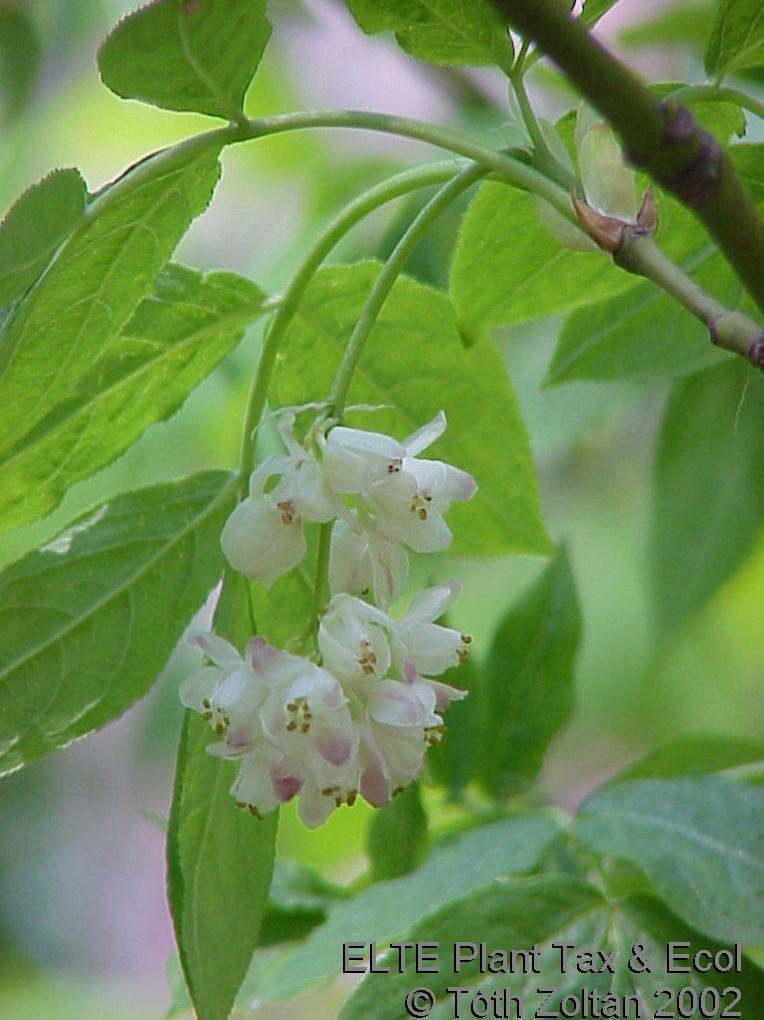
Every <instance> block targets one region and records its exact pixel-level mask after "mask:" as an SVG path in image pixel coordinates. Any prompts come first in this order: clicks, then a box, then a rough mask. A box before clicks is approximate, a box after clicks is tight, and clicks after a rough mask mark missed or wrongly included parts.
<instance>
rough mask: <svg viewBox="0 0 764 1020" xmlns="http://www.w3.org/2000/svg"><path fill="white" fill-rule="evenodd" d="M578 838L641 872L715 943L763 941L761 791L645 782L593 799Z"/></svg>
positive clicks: (707, 780) (717, 783) (709, 781)
mask: <svg viewBox="0 0 764 1020" xmlns="http://www.w3.org/2000/svg"><path fill="white" fill-rule="evenodd" d="M573 833H574V835H575V836H576V837H577V838H578V839H579V840H581V842H582V843H583V844H584V845H585V846H586V847H588V848H589V849H590V850H593V851H594V852H596V853H599V854H612V855H613V856H614V857H617V858H621V859H623V860H626V861H628V862H629V863H631V864H633V865H635V866H636V867H637V868H639V869H640V870H641V871H643V872H644V873H645V874H646V875H647V877H648V878H649V879H650V881H651V883H652V884H653V886H654V888H655V890H656V892H657V893H658V895H659V896H660V897H661V899H662V900H663V901H664V902H665V903H666V904H667V906H668V907H669V908H670V909H671V910H672V911H674V913H676V914H677V915H678V916H679V917H680V918H682V920H684V921H686V922H687V924H690V925H692V926H693V927H694V928H697V930H698V931H701V932H704V933H705V934H706V935H709V936H711V937H712V938H717V939H720V940H724V941H730V942H743V943H750V944H752V945H760V944H762V943H763V942H764V912H762V910H761V905H762V901H763V900H762V898H763V897H764V790H763V789H761V788H760V787H757V786H751V785H748V784H746V783H735V782H730V781H728V780H723V779H716V778H711V777H703V778H687V779H666V780H661V779H640V780H635V781H633V782H629V783H622V784H620V785H618V786H611V787H606V788H604V789H602V790H599V791H597V792H596V793H594V794H593V795H592V796H591V797H590V798H589V799H588V800H586V801H585V802H584V804H583V806H582V808H581V809H580V811H579V813H578V816H577V817H576V820H575V822H574V825H573Z"/></svg>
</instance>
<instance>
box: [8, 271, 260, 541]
mask: <svg viewBox="0 0 764 1020" xmlns="http://www.w3.org/2000/svg"><path fill="white" fill-rule="evenodd" d="M264 297H265V295H264V294H263V293H262V291H261V290H260V289H259V288H258V287H256V286H255V285H254V284H253V283H250V282H249V281H248V280H245V279H244V278H243V277H240V276H236V275H235V274H234V273H227V272H216V273H209V274H208V275H206V276H203V275H202V274H201V273H198V272H196V271H194V270H191V269H186V268H184V267H182V266H177V265H170V266H168V267H167V268H165V269H164V270H162V271H161V272H160V274H159V276H158V277H157V280H156V282H155V285H154V293H153V294H152V296H151V297H150V298H147V299H146V300H145V301H144V302H143V303H142V304H141V305H140V306H139V307H138V309H137V310H136V312H135V314H134V315H133V317H132V319H131V320H130V321H129V322H128V323H127V325H126V326H125V329H124V332H123V333H122V335H120V336H116V337H112V338H110V339H109V340H108V341H107V342H106V344H105V345H104V347H103V349H102V351H101V353H100V354H99V355H98V356H97V357H96V359H95V361H94V362H93V364H92V365H91V366H90V368H89V369H88V371H87V372H86V374H85V375H84V376H83V378H82V379H81V380H80V382H79V384H78V386H77V388H76V391H75V392H74V393H73V395H72V397H71V399H70V400H69V401H67V402H66V403H64V404H62V405H59V406H58V407H56V408H55V409H54V411H53V412H52V413H51V414H50V415H48V417H46V418H45V419H44V420H43V421H41V422H40V423H39V425H38V426H37V428H35V429H34V430H33V431H32V432H31V433H27V435H25V436H24V437H23V438H22V439H21V441H20V442H19V443H18V444H16V446H14V447H13V449H12V450H11V451H10V452H9V453H7V454H6V455H4V456H3V455H0V530H5V529H8V528H12V527H18V526H19V525H20V524H23V523H26V522H27V521H31V520H34V519H35V518H37V517H40V516H42V515H44V514H46V513H49V512H50V511H51V510H53V509H54V508H55V507H56V506H57V504H58V503H59V501H60V500H61V499H62V498H63V496H64V495H65V494H66V492H67V491H68V489H69V488H70V487H71V485H73V484H74V483H75V482H77V481H79V480H80V479H82V478H87V477H88V476H89V475H92V474H94V473H95V472H96V471H97V470H99V469H100V468H102V467H104V466H105V465H106V464H108V463H110V462H111V461H112V460H114V459H115V458H116V457H118V456H119V455H120V454H121V453H122V452H123V451H124V450H126V449H127V447H128V446H130V445H131V444H132V443H134V442H135V441H136V439H138V438H139V436H140V435H141V434H142V433H143V432H144V430H145V429H146V428H148V427H149V426H150V425H152V424H154V423H155V422H158V421H162V420H163V419H165V418H167V417H169V416H170V415H171V414H172V413H173V412H174V411H176V410H177V409H178V407H179V406H180V405H181V404H182V403H183V401H184V400H185V398H186V397H187V395H188V394H189V393H190V392H191V390H193V389H194V387H195V386H197V385H198V384H199V383H200V382H201V381H202V380H203V379H204V378H205V377H206V376H207V375H209V373H210V372H211V371H212V369H213V368H214V367H215V366H216V365H217V364H218V363H219V362H220V361H221V359H222V358H223V357H225V355H226V354H227V353H228V352H229V351H230V350H231V349H232V347H233V346H234V345H235V344H236V343H238V341H239V340H240V339H241V337H242V335H243V332H244V330H245V328H246V326H247V324H248V323H249V322H251V321H252V320H253V319H255V318H256V317H257V316H258V315H259V314H260V312H261V309H262V302H263V300H264Z"/></svg>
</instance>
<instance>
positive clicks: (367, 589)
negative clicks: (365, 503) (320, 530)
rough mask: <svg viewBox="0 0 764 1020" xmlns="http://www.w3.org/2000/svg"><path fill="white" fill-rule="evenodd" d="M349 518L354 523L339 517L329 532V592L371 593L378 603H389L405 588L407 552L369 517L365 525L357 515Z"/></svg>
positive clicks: (407, 563)
mask: <svg viewBox="0 0 764 1020" xmlns="http://www.w3.org/2000/svg"><path fill="white" fill-rule="evenodd" d="M351 520H353V523H354V527H351V526H350V524H348V523H347V521H345V520H338V521H337V522H336V523H335V525H334V530H333V532H332V542H331V551H330V555H329V587H330V588H331V591H332V594H333V595H336V594H338V593H340V592H350V593H352V594H355V595H364V596H368V595H372V594H373V596H374V601H375V602H376V603H377V605H378V606H389V605H390V604H391V603H393V602H396V601H397V600H398V599H399V598H400V596H401V595H402V594H403V592H404V590H405V588H406V583H407V581H408V575H409V558H408V554H407V552H406V550H405V549H404V547H403V546H402V545H401V543H400V542H398V541H397V540H396V539H392V538H388V537H387V536H386V535H383V534H382V532H381V531H380V530H379V529H378V528H377V527H376V525H375V524H374V522H373V521H372V520H369V521H368V522H367V523H366V524H365V526H364V525H362V524H361V523H360V520H359V518H358V517H357V516H356V517H355V518H351ZM356 529H357V530H356Z"/></svg>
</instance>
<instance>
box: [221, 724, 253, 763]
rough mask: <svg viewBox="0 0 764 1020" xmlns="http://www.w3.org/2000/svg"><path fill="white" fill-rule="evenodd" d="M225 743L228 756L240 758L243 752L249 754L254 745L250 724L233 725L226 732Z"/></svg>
mask: <svg viewBox="0 0 764 1020" xmlns="http://www.w3.org/2000/svg"><path fill="white" fill-rule="evenodd" d="M225 745H226V750H227V752H228V757H231V758H240V757H241V756H242V755H243V754H249V752H250V751H251V750H252V748H253V747H254V740H253V738H252V730H251V729H250V728H249V726H244V725H238V726H232V727H231V729H230V730H229V731H228V733H226V736H225Z"/></svg>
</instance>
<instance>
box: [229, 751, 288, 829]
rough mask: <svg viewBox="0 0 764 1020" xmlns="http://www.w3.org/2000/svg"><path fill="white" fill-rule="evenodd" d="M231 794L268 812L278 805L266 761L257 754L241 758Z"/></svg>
mask: <svg viewBox="0 0 764 1020" xmlns="http://www.w3.org/2000/svg"><path fill="white" fill-rule="evenodd" d="M231 796H232V797H234V798H235V799H236V800H237V801H238V802H239V803H241V804H247V805H249V806H251V807H253V808H256V809H257V811H259V812H260V814H263V815H265V814H268V812H270V811H273V810H274V809H275V808H276V807H277V806H278V801H277V799H276V794H275V792H274V789H273V783H272V782H271V777H270V773H269V771H268V768H267V765H266V763H265V761H264V760H263V759H262V758H260V757H257V756H255V755H247V756H246V757H245V758H242V759H241V764H240V765H239V771H238V773H237V775H236V779H234V781H233V784H232V786H231Z"/></svg>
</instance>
